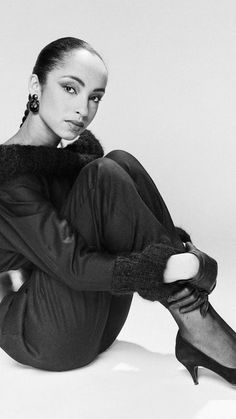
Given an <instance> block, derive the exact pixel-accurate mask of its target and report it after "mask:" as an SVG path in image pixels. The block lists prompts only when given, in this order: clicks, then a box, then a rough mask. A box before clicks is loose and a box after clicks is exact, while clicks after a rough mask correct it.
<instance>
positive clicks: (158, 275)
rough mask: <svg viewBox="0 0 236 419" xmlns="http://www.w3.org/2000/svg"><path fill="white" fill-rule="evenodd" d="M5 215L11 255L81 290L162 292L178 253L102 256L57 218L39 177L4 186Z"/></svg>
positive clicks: (0, 197) (0, 210)
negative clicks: (168, 266) (170, 262)
mask: <svg viewBox="0 0 236 419" xmlns="http://www.w3.org/2000/svg"><path fill="white" fill-rule="evenodd" d="M0 216H1V223H0V232H1V235H2V237H4V238H5V239H7V242H8V243H9V244H8V246H7V248H6V250H7V251H8V252H16V253H19V254H21V255H23V256H24V257H25V258H26V259H27V260H28V261H30V262H32V263H33V264H34V265H35V266H37V267H38V268H40V269H41V270H42V271H44V272H45V273H47V274H49V275H50V276H53V277H55V278H56V279H58V280H60V281H62V282H63V283H65V284H66V285H68V286H70V287H71V288H74V289H76V290H91V291H110V292H114V293H120V294H122V293H127V292H134V291H138V290H139V289H140V288H147V289H155V290H157V289H158V287H159V284H163V272H164V270H165V267H166V263H167V260H168V259H169V257H170V256H171V255H173V254H176V253H179V251H178V250H177V249H174V248H172V247H170V246H167V245H158V244H153V245H150V246H148V247H147V248H145V249H144V251H143V252H140V253H138V252H137V253H130V254H128V255H125V256H124V255H123V256H117V255H111V254H109V253H108V252H102V253H101V252H97V251H96V249H95V248H91V247H88V246H87V244H86V242H85V240H84V239H83V237H82V236H81V235H80V234H79V233H78V232H77V231H73V230H72V228H71V226H70V225H69V223H68V222H67V220H66V219H60V218H59V217H58V214H57V212H56V211H55V210H54V208H53V206H52V204H51V203H50V202H49V201H48V200H47V199H45V196H44V191H43V187H42V185H41V183H40V182H39V181H38V179H37V178H36V177H34V176H31V177H30V178H29V177H28V176H21V177H19V178H18V179H17V180H16V179H15V180H12V181H9V182H6V183H4V184H3V185H1V190H0ZM0 248H1V243H0Z"/></svg>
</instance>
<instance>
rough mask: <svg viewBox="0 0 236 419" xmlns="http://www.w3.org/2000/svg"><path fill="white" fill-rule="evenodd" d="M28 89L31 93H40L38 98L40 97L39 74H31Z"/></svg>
mask: <svg viewBox="0 0 236 419" xmlns="http://www.w3.org/2000/svg"><path fill="white" fill-rule="evenodd" d="M28 89H29V93H30V94H31V95H34V94H36V95H38V98H39V99H40V94H41V87H40V83H39V79H38V76H37V74H31V76H30V78H29V83H28Z"/></svg>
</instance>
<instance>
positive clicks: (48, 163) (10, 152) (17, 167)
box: [0, 130, 104, 183]
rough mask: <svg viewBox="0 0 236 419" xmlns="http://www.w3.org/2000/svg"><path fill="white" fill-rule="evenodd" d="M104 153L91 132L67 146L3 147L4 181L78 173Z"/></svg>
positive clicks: (0, 176)
mask: <svg viewBox="0 0 236 419" xmlns="http://www.w3.org/2000/svg"><path fill="white" fill-rule="evenodd" d="M103 155H104V151H103V147H102V145H101V143H100V142H99V141H98V139H97V138H96V137H95V136H94V135H93V134H92V132H91V131H89V130H85V131H84V132H83V133H82V134H81V136H80V138H79V139H78V140H76V141H74V143H72V144H70V145H68V146H67V147H65V148H56V147H48V146H32V145H20V144H11V145H4V144H3V145H1V146H0V183H3V182H4V181H7V180H10V179H12V178H14V177H17V176H19V175H24V174H27V173H31V174H34V175H41V176H42V175H45V176H48V175H51V176H53V175H54V176H65V175H66V176H76V175H78V172H79V171H80V169H82V167H84V166H85V165H86V164H88V163H90V162H91V161H93V160H95V159H97V158H99V157H102V156H103Z"/></svg>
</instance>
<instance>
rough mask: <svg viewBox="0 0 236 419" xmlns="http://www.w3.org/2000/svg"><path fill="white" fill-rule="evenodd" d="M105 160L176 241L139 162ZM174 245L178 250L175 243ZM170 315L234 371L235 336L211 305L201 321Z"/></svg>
mask: <svg viewBox="0 0 236 419" xmlns="http://www.w3.org/2000/svg"><path fill="white" fill-rule="evenodd" d="M106 157H107V158H110V159H112V160H114V161H116V162H117V163H118V164H119V165H120V166H121V167H122V168H123V169H124V170H126V171H127V173H129V175H130V176H131V177H132V179H133V181H134V183H135V185H136V187H137V190H138V192H139V194H140V196H141V197H142V199H143V201H144V202H145V204H146V205H147V206H148V208H149V209H150V210H151V211H152V213H153V214H154V215H155V217H156V218H157V219H158V220H159V221H160V222H162V223H163V225H164V226H165V227H166V228H167V229H168V231H169V232H170V233H171V235H172V237H173V236H174V237H175V235H176V232H175V227H174V224H173V222H172V219H171V217H170V214H169V211H168V209H167V207H166V205H165V203H164V201H163V199H162V197H161V196H160V193H159V191H158V190H157V188H156V185H155V184H154V182H153V181H152V179H151V178H150V176H149V174H148V173H147V172H146V170H145V169H144V167H143V166H142V165H141V164H140V162H139V161H138V160H137V159H136V158H135V157H134V156H132V154H130V153H127V152H125V151H123V150H115V151H111V152H110V153H108V154H107V155H106ZM172 240H173V239H172ZM176 245H177V246H178V239H177V243H176ZM169 311H170V313H171V314H172V316H173V317H174V319H175V320H176V322H177V324H178V326H179V328H180V332H181V335H182V336H183V337H185V338H186V339H187V340H188V341H190V342H192V344H194V345H195V346H197V347H198V348H199V349H200V350H202V351H204V352H205V353H206V354H208V355H209V356H212V357H213V358H214V359H216V360H218V361H219V362H220V363H223V364H224V365H227V366H229V367H236V340H235V333H234V331H233V330H232V329H231V328H230V327H229V326H228V325H227V324H226V323H225V322H224V320H223V319H222V318H221V317H220V316H219V315H218V313H217V312H216V311H215V310H214V309H213V307H212V306H211V305H210V306H209V310H208V313H207V316H206V317H205V318H203V317H202V315H201V313H200V310H199V309H197V310H195V311H192V312H190V313H185V314H181V313H180V312H179V309H178V304H176V307H169Z"/></svg>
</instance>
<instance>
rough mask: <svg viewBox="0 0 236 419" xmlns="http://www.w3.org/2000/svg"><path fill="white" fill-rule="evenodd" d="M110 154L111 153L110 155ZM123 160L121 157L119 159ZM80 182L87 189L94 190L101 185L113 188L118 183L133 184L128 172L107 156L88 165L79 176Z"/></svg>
mask: <svg viewBox="0 0 236 419" xmlns="http://www.w3.org/2000/svg"><path fill="white" fill-rule="evenodd" d="M109 154H110V153H109ZM119 158H120V159H121V155H120V157H119ZM77 179H78V182H79V183H80V184H84V185H85V186H86V189H87V188H89V189H92V188H94V187H96V186H97V185H98V184H99V183H102V184H103V186H106V184H107V185H108V186H112V185H111V183H112V184H114V182H116V181H125V182H131V179H130V178H129V176H128V174H127V172H126V171H125V170H124V169H123V168H122V167H121V165H120V164H119V163H118V162H117V161H115V160H114V159H111V158H109V157H107V156H105V157H99V158H98V159H95V160H93V161H92V162H91V163H89V164H87V165H86V166H85V167H84V168H83V169H82V170H81V172H80V174H79V176H78V178H77Z"/></svg>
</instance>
